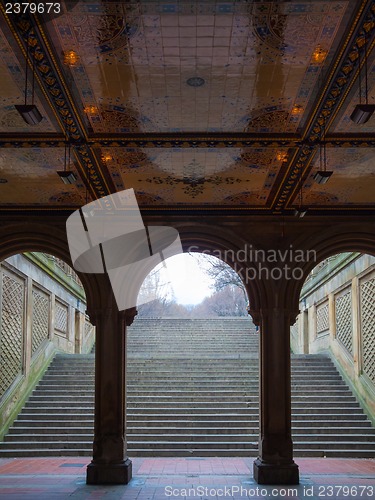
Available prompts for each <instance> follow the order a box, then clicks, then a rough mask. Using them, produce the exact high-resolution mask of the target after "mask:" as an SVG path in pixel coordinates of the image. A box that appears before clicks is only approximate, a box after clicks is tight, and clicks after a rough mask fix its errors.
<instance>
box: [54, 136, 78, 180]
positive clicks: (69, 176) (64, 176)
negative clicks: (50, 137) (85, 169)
mask: <svg viewBox="0 0 375 500" xmlns="http://www.w3.org/2000/svg"><path fill="white" fill-rule="evenodd" d="M70 146H71V144H70V140H69V139H68V140H67V141H66V142H65V155H64V170H58V171H57V175H58V176H59V177H60V179H61V180H62V181H63V183H64V184H74V183H75V182H76V181H77V177H76V175H75V173H74V172H73V170H69V169H67V168H66V167H67V163H68V166H69V167H70ZM67 150H68V162H67V154H66V153H67Z"/></svg>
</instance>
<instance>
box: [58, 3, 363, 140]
mask: <svg viewBox="0 0 375 500" xmlns="http://www.w3.org/2000/svg"><path fill="white" fill-rule="evenodd" d="M352 7H353V3H352ZM349 11H350V8H349V2H348V1H330V2H328V1H327V2H324V1H316V2H311V1H304V2H283V3H278V2H262V3H253V4H249V3H248V2H228V3H225V4H223V3H222V2H216V1H212V2H178V3H175V4H173V3H168V4H166V3H164V2H159V1H155V2H129V3H124V2H111V3H110V4H109V3H105V4H97V3H96V4H93V3H91V2H88V3H86V2H79V3H78V4H77V6H76V7H75V8H74V9H72V11H71V12H69V13H68V14H66V15H63V16H60V17H58V18H57V19H55V20H54V22H53V24H51V23H50V24H49V33H50V36H51V37H52V39H53V40H54V42H55V44H56V46H57V48H58V51H57V52H58V54H59V55H60V57H61V60H63V53H65V52H67V51H70V50H72V49H74V50H75V51H76V53H77V56H78V62H77V63H76V64H75V65H74V66H72V67H70V68H66V71H67V72H71V76H72V77H73V79H74V82H75V84H76V88H77V89H79V90H77V92H79V94H80V100H82V107H83V108H86V109H89V110H90V111H89V113H88V118H89V120H90V122H91V126H92V128H93V130H94V131H95V132H98V133H126V132H179V131H183V132H187V131H207V132H238V131H249V132H262V133H267V132H273V133H283V132H295V131H296V130H297V129H298V128H299V127H300V126H301V124H302V123H303V122H304V121H305V120H306V116H307V112H308V111H310V110H311V98H312V97H314V96H315V95H316V92H317V90H318V88H319V85H320V84H321V83H322V80H321V75H322V72H323V71H324V70H325V69H326V68H327V67H328V65H329V64H330V63H331V61H332V57H333V54H334V53H335V50H336V48H337V46H338V41H339V40H338V38H336V35H337V34H338V33H340V34H341V33H342V30H343V28H344V27H345V22H346V21H347V17H348V15H349ZM320 56H322V59H320ZM69 76H70V75H69Z"/></svg>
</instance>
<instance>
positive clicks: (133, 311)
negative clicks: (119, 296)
mask: <svg viewBox="0 0 375 500" xmlns="http://www.w3.org/2000/svg"><path fill="white" fill-rule="evenodd" d="M122 314H123V317H124V320H125V324H126V326H130V325H131V324H132V323H133V321H134V318H135V317H136V316H137V314H138V311H137V308H136V307H131V308H129V309H125V311H122Z"/></svg>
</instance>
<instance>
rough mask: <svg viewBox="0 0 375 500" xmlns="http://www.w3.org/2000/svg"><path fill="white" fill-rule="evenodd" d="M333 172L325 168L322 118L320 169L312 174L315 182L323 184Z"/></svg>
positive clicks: (324, 126)
mask: <svg viewBox="0 0 375 500" xmlns="http://www.w3.org/2000/svg"><path fill="white" fill-rule="evenodd" d="M332 174H333V172H332V171H331V170H327V152H326V120H325V118H323V126H322V133H321V141H320V170H318V171H317V172H316V174H315V175H314V177H313V178H314V181H315V182H316V183H317V184H325V183H326V182H328V181H329V179H330V177H331V175H332Z"/></svg>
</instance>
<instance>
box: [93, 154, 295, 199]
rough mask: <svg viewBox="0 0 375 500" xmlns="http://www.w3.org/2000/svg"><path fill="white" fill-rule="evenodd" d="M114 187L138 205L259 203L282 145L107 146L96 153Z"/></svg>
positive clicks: (281, 160)
mask: <svg viewBox="0 0 375 500" xmlns="http://www.w3.org/2000/svg"><path fill="white" fill-rule="evenodd" d="M99 154H100V155H101V156H102V158H103V159H104V161H105V162H106V165H107V168H108V169H109V171H110V172H111V175H112V177H113V179H114V182H115V183H116V187H117V188H118V189H126V188H130V187H132V188H134V189H135V191H136V193H137V195H138V196H140V202H141V204H142V205H149V204H151V203H156V204H189V203H199V204H204V205H210V204H213V205H218V204H232V205H233V204H238V205H242V204H251V205H254V206H264V205H265V204H266V202H267V198H268V195H269V193H270V191H271V189H272V187H273V185H274V181H275V178H276V175H277V173H278V172H279V170H280V168H281V167H282V166H283V165H284V162H285V160H286V158H287V155H288V149H287V148H278V149H271V148H225V149H219V148H202V149H180V148H174V149H173V148H172V149H160V148H107V149H105V148H104V149H103V150H102V151H101V152H100V153H99Z"/></svg>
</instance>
